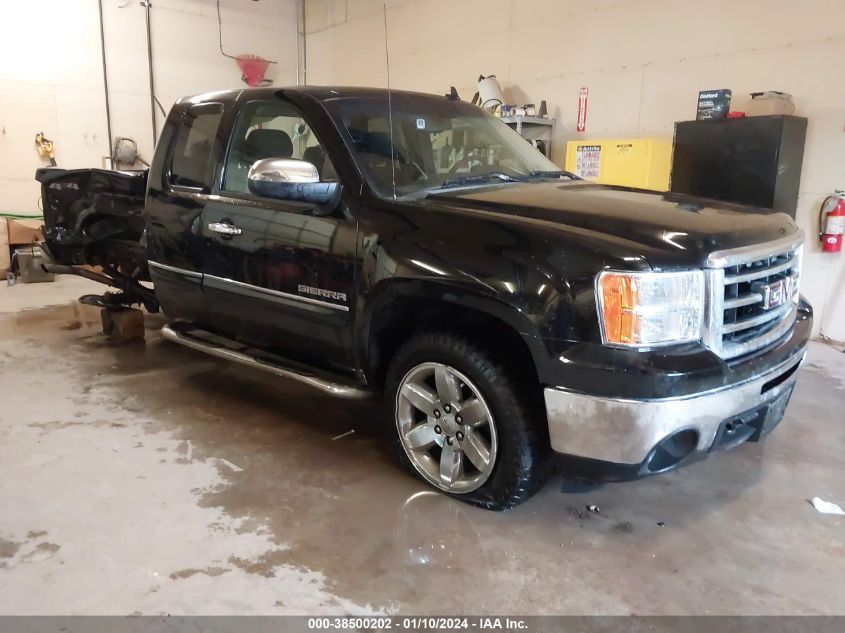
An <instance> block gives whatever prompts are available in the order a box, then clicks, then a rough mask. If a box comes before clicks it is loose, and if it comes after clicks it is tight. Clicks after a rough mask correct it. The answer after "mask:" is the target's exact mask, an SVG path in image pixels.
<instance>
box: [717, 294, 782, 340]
mask: <svg viewBox="0 0 845 633" xmlns="http://www.w3.org/2000/svg"><path fill="white" fill-rule="evenodd" d="M790 309H792V302H791V301H790V302H789V303H786V304H784V305H782V306H780V307H779V308H777V309H776V310H769V311H767V312H764V313H763V314H759V315H757V316H755V317H751V318H750V319H743V320H742V321H736V322H734V323H727V324H725V325H723V326H722V334H731V333H733V332H741V331H742V330H747V329H748V328H752V327H754V326H755V325H762V324H763V323H768V322H769V321H772V320H774V319H779V318H782V317H783V316H784V315H785V314H786V313H787V312H789V310H790Z"/></svg>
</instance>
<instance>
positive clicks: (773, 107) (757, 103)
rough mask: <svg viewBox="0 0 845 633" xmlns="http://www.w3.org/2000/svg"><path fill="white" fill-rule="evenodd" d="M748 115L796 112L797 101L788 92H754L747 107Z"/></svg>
mask: <svg viewBox="0 0 845 633" xmlns="http://www.w3.org/2000/svg"><path fill="white" fill-rule="evenodd" d="M745 111H746V113H747V114H748V116H767V115H770V114H794V113H795V103H794V102H793V101H792V95H791V94H787V93H786V92H776V91H774V90H771V91H769V92H752V93H751V102H750V103H749V104H748V107H747V108H746V109H745Z"/></svg>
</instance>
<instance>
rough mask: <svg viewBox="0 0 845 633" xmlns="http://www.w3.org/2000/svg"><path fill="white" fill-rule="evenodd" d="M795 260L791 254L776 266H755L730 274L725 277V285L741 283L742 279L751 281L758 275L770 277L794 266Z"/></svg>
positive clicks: (758, 276)
mask: <svg viewBox="0 0 845 633" xmlns="http://www.w3.org/2000/svg"><path fill="white" fill-rule="evenodd" d="M796 263H797V262H796V261H795V256H794V255H793V256H792V257H790V258H789V259H788V260H786V262H784V263H783V264H779V265H777V266H771V267H769V268H755V269H754V270H752V271H750V272H747V273H742V274H741V275H730V276H728V277H725V285H726V286H727V285H729V284H741V283H742V282H744V281H752V280H754V279H759V278H760V277H770V276H771V275H777V274H778V273H782V272H783V271H784V270H789V269H790V268H792V267H793V266H795V264H796Z"/></svg>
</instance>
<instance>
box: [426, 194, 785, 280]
mask: <svg viewBox="0 0 845 633" xmlns="http://www.w3.org/2000/svg"><path fill="white" fill-rule="evenodd" d="M427 200H428V201H429V202H430V203H435V204H437V206H441V205H443V204H445V205H447V206H448V207H450V209H451V210H453V211H457V212H459V213H460V212H461V211H464V212H476V213H489V214H490V215H491V216H494V215H498V216H503V215H504V216H510V217H512V218H518V219H521V220H524V221H525V222H530V223H532V224H538V223H539V224H542V225H544V226H545V227H546V228H547V229H549V236H550V237H551V234H553V233H555V232H565V233H579V234H581V235H586V234H588V235H589V237H590V238H591V241H593V240H595V239H597V238H598V239H601V237H602V236H604V237H605V238H606V239H607V241H608V242H612V243H613V247H614V249H615V250H618V249H619V248H620V246H622V247H626V250H629V251H630V254H631V255H632V256H640V257H645V258H646V260H647V261H648V262H649V264H650V265H651V266H653V267H655V268H661V267H664V266H666V267H669V266H688V265H702V264H703V262H704V260H705V259H706V257H707V255H708V254H709V253H711V252H713V251H716V250H723V249H732V248H737V247H740V246H747V245H750V244H759V243H763V242H768V241H771V240H776V239H778V238H781V237H783V236H784V235H787V234H790V233H794V232H796V231H797V230H798V229H797V228H796V226H795V223H794V222H793V221H792V219H791V218H790V217H789V216H788V215H786V214H784V213H773V212H771V211H770V210H767V209H758V208H754V207H747V206H743V205H737V204H731V203H728V202H720V201H717V200H710V199H705V198H698V197H695V196H687V195H683V194H676V193H669V192H666V193H661V192H655V191H646V190H640V189H632V188H627V187H616V186H607V185H597V184H593V183H587V182H583V181H577V182H571V181H569V182H560V181H551V182H541V183H512V184H507V185H501V186H495V187H484V188H473V189H462V190H456V191H446V192H443V193H437V194H433V195H430V196H429V197H428V198H427Z"/></svg>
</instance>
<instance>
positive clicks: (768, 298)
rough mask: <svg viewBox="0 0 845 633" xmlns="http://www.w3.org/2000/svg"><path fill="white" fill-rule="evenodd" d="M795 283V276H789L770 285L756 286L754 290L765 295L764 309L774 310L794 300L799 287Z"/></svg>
mask: <svg viewBox="0 0 845 633" xmlns="http://www.w3.org/2000/svg"><path fill="white" fill-rule="evenodd" d="M795 282H796V278H795V276H794V275H789V276H788V277H784V278H783V279H778V280H777V281H773V282H771V283H768V284H759V285H757V284H755V287H754V288H753V290H754V291H755V292H759V293H760V294H761V295H763V309H764V310H772V309H774V308H779V307H780V306H782V305H783V304H784V303H787V302H788V301H791V300H792V297H793V295H794V294H795V289H796V287H797V284H796V283H795Z"/></svg>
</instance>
